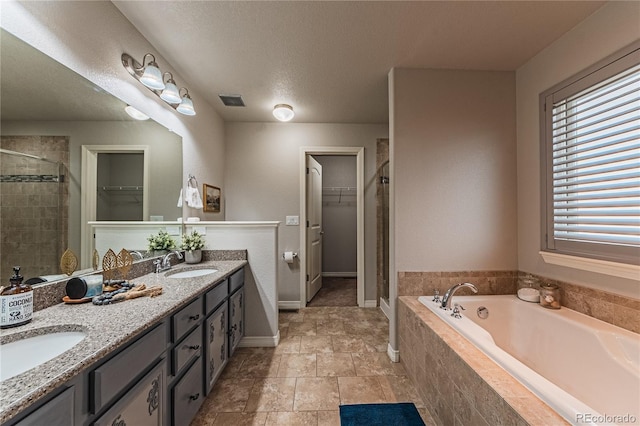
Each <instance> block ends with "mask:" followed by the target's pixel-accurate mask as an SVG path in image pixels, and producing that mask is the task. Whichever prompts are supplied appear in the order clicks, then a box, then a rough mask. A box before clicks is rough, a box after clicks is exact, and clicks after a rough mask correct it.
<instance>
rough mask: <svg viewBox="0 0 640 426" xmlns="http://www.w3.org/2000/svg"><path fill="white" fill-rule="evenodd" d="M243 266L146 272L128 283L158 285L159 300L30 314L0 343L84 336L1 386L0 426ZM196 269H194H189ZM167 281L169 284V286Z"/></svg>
mask: <svg viewBox="0 0 640 426" xmlns="http://www.w3.org/2000/svg"><path fill="white" fill-rule="evenodd" d="M246 264H247V261H246V260H233V261H212V262H203V263H201V264H199V265H198V267H207V266H208V267H211V266H215V268H216V269H218V272H216V273H215V274H212V275H207V276H203V277H195V278H188V279H180V280H177V279H176V280H174V279H170V278H166V277H164V273H163V274H155V273H150V274H146V275H142V276H140V277H138V278H135V279H132V281H133V282H134V283H137V284H146V285H147V286H154V285H161V286H162V287H163V290H164V291H163V293H162V295H160V296H158V297H154V298H150V297H141V298H138V299H132V300H127V301H124V302H119V303H114V304H112V305H106V306H94V305H93V304H91V303H84V304H77V305H65V304H63V303H59V304H56V305H54V306H51V307H49V308H46V309H42V310H40V311H38V312H35V313H34V315H33V320H32V321H31V322H30V323H29V324H26V325H24V326H20V327H16V328H12V329H7V330H2V333H1V334H0V343H9V342H11V341H13V340H16V339H18V338H26V337H30V336H33V335H37V334H42V333H43V331H45V332H53V331H68V330H76V331H83V332H85V333H86V334H87V337H86V338H85V339H84V340H82V341H81V342H80V343H79V344H77V345H76V346H74V347H73V348H72V349H70V350H68V351H66V352H65V353H63V354H62V355H60V356H58V357H56V358H54V359H52V360H51V361H48V362H46V363H44V364H42V365H40V366H38V367H36V368H33V369H31V370H28V371H26V372H24V373H22V374H20V375H18V376H15V377H13V378H11V379H8V380H5V381H3V382H1V383H0V423H3V422H5V421H7V420H8V419H10V418H11V417H13V416H15V415H16V414H18V413H19V412H20V411H22V410H24V409H25V408H27V407H28V406H29V405H31V403H33V402H35V401H36V400H38V399H40V398H41V397H43V396H45V395H46V394H47V393H49V392H51V391H53V390H55V389H56V388H57V387H58V386H60V385H62V384H63V383H65V382H67V381H68V380H70V379H72V378H73V377H75V376H77V375H78V374H80V373H81V372H82V371H84V370H85V369H87V368H89V367H90V366H91V365H92V364H94V363H95V362H97V361H99V360H100V359H102V358H103V357H104V356H106V355H108V354H109V353H111V352H112V351H113V350H115V349H117V348H118V347H120V346H122V345H124V344H126V343H128V342H130V341H132V340H133V338H134V337H135V336H136V335H138V334H139V333H141V332H143V331H144V330H148V329H150V328H151V327H153V326H154V325H156V324H157V323H158V322H159V321H160V320H162V319H163V318H164V317H166V316H167V315H170V314H171V313H173V312H176V311H178V310H179V309H181V308H182V307H184V306H186V305H187V303H188V302H190V301H191V300H192V299H193V298H195V297H198V296H200V295H201V294H203V293H205V292H206V291H207V290H208V289H209V288H211V287H212V286H213V283H217V282H219V281H221V280H223V279H224V278H226V277H227V276H229V275H231V274H232V273H233V272H235V271H237V270H238V269H240V268H242V267H243V266H244V265H246ZM194 266H195V265H194ZM168 280H171V281H168Z"/></svg>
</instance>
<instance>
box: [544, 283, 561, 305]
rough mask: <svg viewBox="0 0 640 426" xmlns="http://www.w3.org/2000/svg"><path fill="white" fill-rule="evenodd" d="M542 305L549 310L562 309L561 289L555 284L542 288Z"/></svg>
mask: <svg viewBox="0 0 640 426" xmlns="http://www.w3.org/2000/svg"><path fill="white" fill-rule="evenodd" d="M540 305H541V306H543V307H545V308H549V309H560V288H558V286H557V285H555V284H545V285H542V286H541V287H540Z"/></svg>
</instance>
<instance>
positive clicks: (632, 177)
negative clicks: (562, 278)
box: [545, 57, 640, 263]
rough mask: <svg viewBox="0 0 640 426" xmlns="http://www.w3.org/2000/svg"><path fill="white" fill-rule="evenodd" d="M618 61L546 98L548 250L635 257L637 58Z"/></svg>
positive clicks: (638, 211) (639, 239)
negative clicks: (549, 146) (622, 61)
mask: <svg viewBox="0 0 640 426" xmlns="http://www.w3.org/2000/svg"><path fill="white" fill-rule="evenodd" d="M624 62H625V63H624V64H616V65H614V66H611V67H603V68H601V69H599V70H598V71H597V72H594V73H592V74H589V75H588V77H587V78H580V79H578V80H577V81H576V82H574V83H572V84H569V85H567V86H565V87H563V88H562V89H561V90H558V91H556V92H554V93H553V94H550V95H547V97H546V101H545V108H546V113H545V116H546V118H547V120H546V123H545V126H546V129H545V131H546V132H545V133H546V135H547V140H546V141H545V143H547V144H549V143H550V145H551V149H550V150H549V149H548V148H547V154H546V161H547V167H546V173H547V176H546V178H547V203H548V206H547V222H548V223H547V235H546V237H547V248H549V249H553V250H559V251H560V252H566V253H568V254H578V255H587V256H591V257H597V258H603V259H608V260H617V261H623V262H628V263H629V262H630V263H638V262H639V261H640V260H639V258H638V254H639V253H640V64H638V61H637V60H634V59H633V57H631V60H630V58H629V57H627V58H626V60H625V61H624ZM629 62H631V65H629ZM607 68H609V69H607ZM620 68H623V69H622V70H621V71H620ZM611 69H613V71H615V72H612V70H611ZM547 146H548V145H547Z"/></svg>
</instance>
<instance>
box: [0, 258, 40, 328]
mask: <svg viewBox="0 0 640 426" xmlns="http://www.w3.org/2000/svg"><path fill="white" fill-rule="evenodd" d="M9 282H10V283H11V285H10V286H9V287H4V288H2V291H0V328H10V327H17V326H19V325H23V324H26V323H28V322H29V321H31V319H32V317H33V289H32V288H31V286H30V285H28V284H23V283H22V275H20V267H19V266H14V267H13V276H12V277H11V278H10V279H9Z"/></svg>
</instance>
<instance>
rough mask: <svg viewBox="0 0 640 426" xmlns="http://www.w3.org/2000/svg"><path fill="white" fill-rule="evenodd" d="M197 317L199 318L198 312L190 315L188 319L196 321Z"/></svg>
mask: <svg viewBox="0 0 640 426" xmlns="http://www.w3.org/2000/svg"><path fill="white" fill-rule="evenodd" d="M198 318H200V314H196V315H190V316H189V319H190V320H193V321H198Z"/></svg>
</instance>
